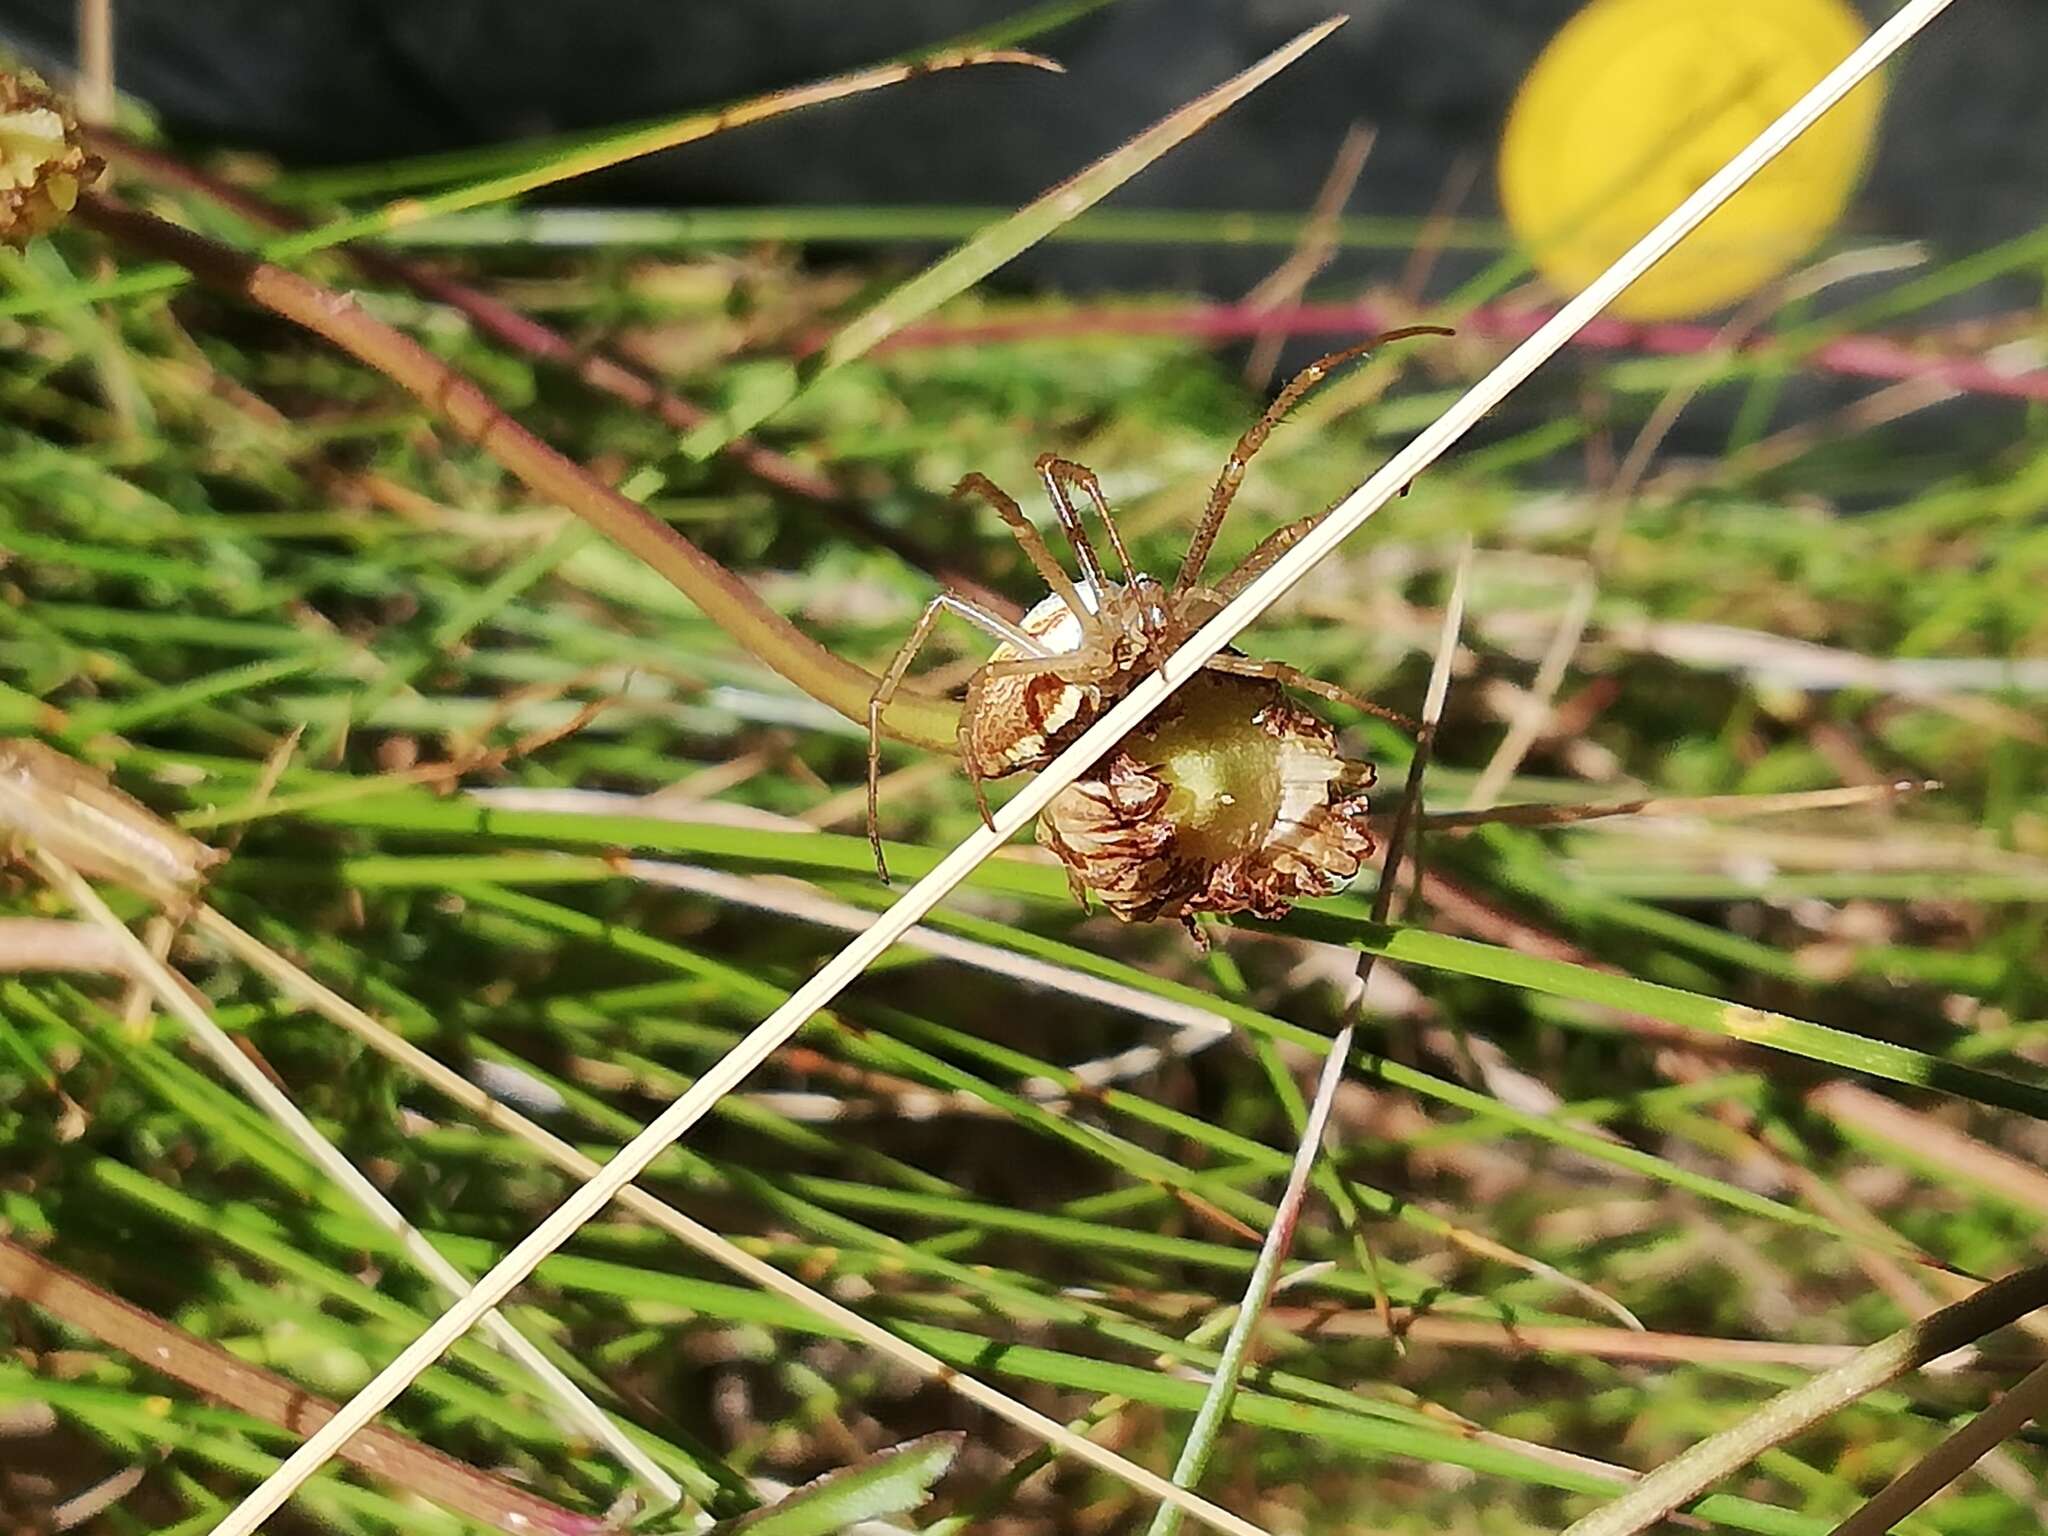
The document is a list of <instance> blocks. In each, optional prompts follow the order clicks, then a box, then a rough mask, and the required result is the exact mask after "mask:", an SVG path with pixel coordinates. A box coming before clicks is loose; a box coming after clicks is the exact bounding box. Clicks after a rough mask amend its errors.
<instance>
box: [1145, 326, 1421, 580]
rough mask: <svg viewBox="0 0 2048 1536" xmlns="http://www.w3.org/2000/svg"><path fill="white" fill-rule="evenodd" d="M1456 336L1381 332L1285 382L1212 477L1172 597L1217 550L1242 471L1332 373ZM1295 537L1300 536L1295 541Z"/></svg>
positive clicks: (1415, 330) (1416, 330) (1413, 330)
mask: <svg viewBox="0 0 2048 1536" xmlns="http://www.w3.org/2000/svg"><path fill="white" fill-rule="evenodd" d="M1453 334H1455V333H1454V332H1453V331H1452V330H1451V329H1450V328H1449V327H1448V326H1442V325H1408V326H1403V327H1402V328H1401V329H1400V330H1397V331H1385V332H1382V333H1381V334H1380V335H1378V336H1375V337H1373V338H1372V339H1371V340H1370V341H1362V342H1360V343H1359V344H1358V345H1357V346H1355V347H1346V348H1344V349H1343V350H1342V351H1340V352H1331V353H1328V354H1326V355H1325V356H1322V357H1319V358H1317V359H1316V360H1315V361H1314V362H1312V363H1310V364H1309V365H1308V366H1307V367H1306V368H1304V369H1302V370H1301V372H1299V373H1297V374H1296V375H1295V376H1294V377H1293V378H1291V379H1289V380H1288V381H1287V387H1286V388H1284V389H1282V390H1281V391H1280V393H1279V394H1277V395H1275V396H1274V397H1273V403H1272V404H1271V405H1269V406H1267V407H1266V410H1265V414H1263V415H1262V416H1260V417H1259V419H1258V420H1257V421H1255V422H1253V423H1252V424H1251V426H1250V427H1249V428H1248V429H1247V430H1246V432H1245V434H1244V436H1242V437H1240V438H1239V439H1238V440H1237V446H1236V447H1235V448H1233V449H1231V450H1230V457H1229V458H1227V459H1225V460H1224V461H1223V469H1222V471H1221V472H1220V473H1219V474H1218V475H1217V476H1216V484H1215V485H1214V487H1212V488H1211V489H1210V492H1209V505H1208V507H1207V508H1206V509H1205V510H1204V511H1203V513H1202V521H1201V523H1200V525H1199V526H1198V527H1197V528H1196V529H1195V537H1194V539H1193V541H1192V542H1191V543H1190V544H1189V545H1188V552H1187V556H1186V558H1184V559H1183V560H1182V561H1181V563H1180V574H1179V575H1177V576H1175V577H1174V579H1173V594H1174V596H1176V597H1179V596H1180V595H1181V594H1182V593H1184V592H1188V591H1192V590H1193V589H1194V587H1195V585H1196V584H1197V583H1198V582H1200V581H1201V579H1202V567H1203V566H1205V565H1207V564H1208V563H1209V551H1210V550H1212V549H1214V548H1215V547H1216V535H1217V534H1218V533H1219V532H1221V531H1222V528H1223V519H1224V517H1225V515H1227V514H1228V513H1229V511H1230V504H1231V502H1232V501H1234V500H1235V499H1236V497H1237V488H1238V487H1239V486H1241V485H1243V484H1244V473H1245V469H1246V468H1247V467H1248V466H1249V465H1250V463H1251V461H1252V455H1253V454H1255V453H1257V452H1258V451H1259V450H1260V449H1261V448H1263V447H1265V446H1266V439H1267V438H1269V437H1271V436H1272V435H1273V429H1274V428H1275V427H1277V426H1279V425H1280V422H1281V420H1282V418H1284V417H1285V416H1286V415H1287V413H1288V412H1289V411H1291V410H1293V409H1294V407H1295V406H1296V405H1298V404H1299V403H1300V402H1301V397H1302V396H1303V395H1305V394H1307V393H1308V392H1309V391H1310V390H1312V389H1314V388H1315V387H1316V386H1317V385H1318V384H1320V383H1322V382H1323V380H1324V379H1326V378H1328V377H1329V376H1330V374H1331V373H1332V372H1334V371H1335V370H1336V369H1338V368H1341V367H1343V366H1344V365H1345V364H1346V363H1348V362H1350V361H1351V360H1352V359H1353V358H1355V357H1363V356H1365V354H1366V353H1368V352H1371V351H1373V350H1374V349H1375V348H1377V347H1382V346H1384V345H1386V344H1387V343H1388V342H1390V341H1405V340H1406V339H1407V338H1409V337H1410V336H1450V335H1453ZM1296 537H1299V535H1296Z"/></svg>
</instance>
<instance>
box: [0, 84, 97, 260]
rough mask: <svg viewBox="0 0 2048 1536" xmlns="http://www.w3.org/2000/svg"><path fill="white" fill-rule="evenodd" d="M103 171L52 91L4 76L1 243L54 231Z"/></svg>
mask: <svg viewBox="0 0 2048 1536" xmlns="http://www.w3.org/2000/svg"><path fill="white" fill-rule="evenodd" d="M103 169H104V166H103V164H102V162H101V161H100V159H99V157H98V156H97V155H94V154H92V153H91V152H89V151H88V150H87V149H86V148H85V146H84V145H83V144H81V143H80V142H79V139H78V121H77V119H76V118H74V117H72V115H71V113H70V111H69V110H68V109H67V108H66V107H65V105H64V103H63V102H62V101H60V100H59V99H58V98H57V97H56V96H55V95H53V94H52V93H51V91H50V89H49V87H47V86H46V85H44V84H43V82H42V81H41V80H38V79H37V78H36V77H35V76H34V75H32V74H28V73H26V72H21V73H6V72H0V240H4V241H6V242H7V243H8V244H9V245H14V246H23V245H27V244H28V243H29V241H31V240H33V239H34V238H35V237H36V236H37V235H40V234H44V233H47V232H48V231H49V230H51V229H54V228H55V227H56V226H57V225H58V224H60V223H62V222H63V220H64V216H65V215H66V214H68V213H69V212H71V210H72V208H73V207H74V206H76V204H77V202H78V194H79V192H80V191H81V190H82V189H84V188H85V187H88V186H90V185H91V184H92V183H93V181H94V180H95V179H96V178H97V177H98V176H99V174H100V172H101V170H103Z"/></svg>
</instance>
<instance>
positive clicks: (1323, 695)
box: [1202, 656, 1420, 736]
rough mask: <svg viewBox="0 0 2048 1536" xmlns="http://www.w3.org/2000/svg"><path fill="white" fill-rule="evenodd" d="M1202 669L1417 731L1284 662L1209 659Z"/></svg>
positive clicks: (1408, 723)
mask: <svg viewBox="0 0 2048 1536" xmlns="http://www.w3.org/2000/svg"><path fill="white" fill-rule="evenodd" d="M1202 666H1203V667H1204V669H1206V670H1207V671H1210V672H1227V673H1229V674H1230V675H1231V676H1233V677H1263V678H1266V679H1267V680H1268V681H1271V682H1275V683H1278V684H1280V685H1281V686H1282V687H1283V688H1298V689H1300V690H1301V691H1302V692H1303V693H1312V694H1314V695H1315V696H1316V697H1317V698H1319V699H1328V700H1329V701H1330V702H1331V703H1332V704H1343V705H1346V706H1348V707H1350V708H1352V709H1355V710H1358V711H1359V712H1360V713H1361V714H1367V715H1371V716H1373V717H1374V718H1375V719H1379V720H1384V721H1386V722H1387V723H1388V724H1390V725H1398V726H1399V727H1400V728H1401V729H1402V730H1404V731H1406V732H1408V734H1409V735H1411V736H1412V735H1414V734H1415V732H1416V731H1417V730H1419V729H1420V727H1419V726H1417V725H1416V723H1415V722H1414V721H1413V720H1410V719H1409V718H1408V717H1407V716H1406V715H1403V714H1399V713H1397V712H1396V711H1394V710H1391V709H1388V708H1387V707H1386V706H1385V705H1383V704H1375V703H1373V701H1372V700H1370V699H1362V698H1360V697H1359V696H1358V695H1357V694H1355V693H1352V692H1351V691H1350V690H1349V689H1346V688H1339V687H1338V686H1337V685H1336V684H1335V683H1326V682H1324V681H1323V680H1322V679H1321V678H1320V677H1310V676H1309V675H1308V674H1307V673H1306V672H1304V671H1302V670H1301V669H1300V668H1299V667H1290V666H1289V665H1288V664H1287V663H1286V662H1284V661H1263V660H1260V659H1259V658H1258V657H1255V656H1211V657H1210V658H1209V659H1208V660H1207V661H1205V662H1203V663H1202Z"/></svg>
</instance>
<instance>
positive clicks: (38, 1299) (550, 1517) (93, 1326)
mask: <svg viewBox="0 0 2048 1536" xmlns="http://www.w3.org/2000/svg"><path fill="white" fill-rule="evenodd" d="M0 1296H8V1297H11V1298H13V1299H14V1300H15V1301H18V1302H25V1303H27V1304H28V1305H30V1306H33V1307H35V1308H37V1309H38V1310H40V1311H44V1312H47V1313H49V1314H50V1315H51V1316H52V1317H55V1318H59V1319H61V1320H62V1321H64V1322H66V1323H68V1324H70V1325H71V1326H72V1327H74V1328H77V1329H79V1330H80V1331H81V1332H83V1333H86V1334H89V1335H91V1336H92V1337H93V1338H96V1339H98V1340H99V1341H100V1342H101V1343H103V1344H106V1345H108V1346H110V1347H111V1348H113V1349H118V1350H120V1351H121V1352H122V1353H123V1354H125V1355H128V1356H130V1357H131V1358H133V1359H134V1360H136V1361H138V1362H139V1363H141V1364H142V1365H143V1366H144V1367H146V1368H147V1369H148V1370H150V1371H152V1372H155V1373H157V1374H158V1375H161V1376H167V1377H169V1378H170V1379H171V1380H173V1381H179V1382H183V1383H184V1384H185V1385H186V1386H189V1387H191V1388H193V1389H195V1390H196V1391H199V1392H203V1393H204V1394H206V1396H208V1397H210V1398H212V1399H214V1400H215V1401H217V1402H222V1403H226V1404H227V1405H228V1406H229V1407H231V1408H237V1409H240V1410H241V1411H242V1412H243V1413H246V1414H248V1415H249V1416H250V1417H251V1418H256V1419H262V1420H265V1421H267V1422H269V1423H272V1424H275V1425H277V1426H278V1427H279V1428H281V1429H287V1430H292V1431H294V1432H296V1431H299V1430H303V1429H304V1428H305V1427H306V1426H307V1425H308V1424H318V1423H320V1422H321V1421H323V1420H324V1419H325V1418H326V1417H327V1415H329V1414H331V1413H332V1412H333V1411H334V1404H333V1403H332V1402H330V1401H329V1400H328V1399H326V1398H324V1397H316V1396H314V1395H313V1394H311V1393H309V1392H307V1391H306V1390H305V1389H304V1388H303V1387H301V1386H299V1385H298V1384H297V1383H295V1382H292V1381H289V1380H287V1379H286V1378H284V1377H282V1376H279V1375H277V1374H275V1373H274V1372H271V1371H267V1370H265V1369H263V1367H261V1366H258V1365H251V1364H249V1363H248V1362H247V1361H244V1360H239V1359H237V1358H236V1357H235V1356H234V1355H232V1354H230V1353H229V1352H228V1351H227V1350H225V1349H223V1348H222V1347H221V1346H220V1345H218V1344H214V1343H212V1342H210V1341H208V1340H206V1339H201V1338H198V1337H195V1336H194V1335H192V1334H189V1333H187V1332H185V1330H184V1329H182V1328H180V1327H178V1326H177V1325H176V1324H174V1323H171V1322H168V1321H166V1320H165V1319H163V1318H161V1317H158V1316H156V1315H154V1314H153V1313H150V1312H146V1311H144V1310H143V1309H142V1308H141V1307H138V1306H135V1305H134V1304H133V1303H130V1302H126V1301H123V1300H122V1299H121V1298H120V1297H118V1296H115V1295H112V1294H111V1293H109V1292H107V1291H104V1290H101V1289H100V1288H99V1287H98V1286H96V1285H94V1284H93V1283H92V1282H91V1281H89V1280H86V1279H85V1278H83V1277H82V1276H79V1275H76V1274H73V1273H72V1272H70V1271H69V1270H66V1269H64V1268H61V1267H60V1266H58V1265H56V1264H53V1263H51V1262H50V1260H48V1259H47V1258H43V1257H41V1256H40V1255H38V1254H35V1253H32V1252H30V1251H29V1250H28V1249H27V1248H25V1247H23V1246H22V1245H21V1244H19V1243H16V1242H11V1241H8V1240H7V1239H5V1238H0ZM343 1454H344V1455H345V1456H346V1457H347V1459H348V1460H350V1461H352V1462H354V1463H355V1464H356V1465H357V1466H359V1467H361V1468H363V1470H365V1471H367V1472H375V1473H378V1474H380V1475H381V1476H383V1477H385V1478H387V1479H389V1480H390V1481H391V1482H394V1483H396V1484H398V1485H399V1486H400V1487H402V1488H406V1489H409V1490H411V1491H412V1492H414V1493H417V1494H419V1495H421V1496H423V1497H426V1498H430V1499H432V1500H433V1501H434V1502H435V1503H437V1504H441V1505H444V1506H446V1507H447V1508H449V1509H452V1510H456V1511H458V1512H460V1513H462V1514H465V1515H468V1516H469V1517H470V1518H471V1519H473V1520H478V1521H481V1522H482V1523H484V1524H486V1525H491V1526H495V1527H497V1529H499V1530H501V1531H505V1532H507V1533H508V1536H531V1533H535V1532H544V1533H548V1536H602V1533H603V1532H604V1530H605V1526H604V1522H603V1521H602V1520H599V1519H597V1518H596V1517H594V1516H591V1515H583V1514H578V1513H576V1512H575V1511H574V1510H568V1509H564V1508H562V1507H561V1506H560V1505H559V1504H550V1503H549V1502H548V1501H547V1500H546V1499H542V1498H539V1497H536V1496H535V1495H533V1494H531V1493H528V1492H527V1491H526V1490H525V1489H523V1488H518V1487H515V1486H514V1485H513V1484H511V1483H509V1482H507V1481H506V1480H505V1479H503V1478H501V1477H494V1476H492V1475H491V1474H490V1473H488V1472H479V1471H478V1470H477V1469H476V1468H474V1467H471V1466H467V1465H465V1464H464V1463H462V1462H459V1461H457V1460H456V1459H455V1458H454V1457H452V1456H448V1455H444V1454H443V1453H442V1452H440V1451H435V1450H430V1449H429V1448H428V1447H426V1446H424V1445H421V1444H420V1443H419V1442H418V1441H416V1440H413V1439H411V1438H409V1437H408V1436H405V1435H401V1434H398V1433H397V1432H395V1431H393V1430H388V1429H371V1430H368V1431H366V1432H365V1433H364V1434H363V1435H361V1436H360V1437H358V1438H357V1439H356V1440H355V1441H354V1442H353V1443H352V1444H350V1446H349V1448H348V1450H347V1451H345V1452H344V1453H343ZM62 1528H63V1527H61V1526H60V1527H58V1529H62Z"/></svg>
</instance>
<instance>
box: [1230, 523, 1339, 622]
mask: <svg viewBox="0 0 2048 1536" xmlns="http://www.w3.org/2000/svg"><path fill="white" fill-rule="evenodd" d="M1327 515H1328V514H1327V513H1323V512H1311V513H1309V515H1308V516H1307V517H1297V518H1296V519H1295V520H1294V521H1293V522H1291V523H1283V524H1282V525H1281V526H1280V527H1278V528H1275V529H1274V530H1273V531H1272V532H1271V533H1269V534H1267V535H1266V536H1265V537H1264V538H1263V539H1261V540H1259V542H1258V543H1257V544H1256V545H1255V546H1254V547H1253V549H1252V552H1251V553H1250V554H1248V555H1246V556H1245V557H1244V559H1243V561H1242V562H1241V563H1240V564H1239V565H1238V567H1237V569H1236V570H1234V571H1232V572H1231V573H1230V574H1229V575H1228V576H1225V577H1224V578H1223V579H1222V580H1221V581H1219V582H1217V583H1216V595H1217V597H1219V598H1221V599H1222V600H1223V601H1224V602H1226V603H1227V602H1229V601H1230V600H1231V599H1232V598H1233V597H1235V596H1237V594H1238V593H1240V592H1242V591H1243V590H1244V589H1245V588H1246V587H1248V586H1250V585H1251V584H1252V582H1253V580H1254V579H1255V578H1257V577H1259V576H1261V575H1263V574H1264V573H1265V570H1266V568H1267V567H1268V566H1270V565H1271V564H1272V563H1273V562H1274V561H1275V560H1278V559H1279V558H1280V557H1281V556H1282V555H1284V554H1286V553H1287V551H1288V550H1290V549H1292V548H1293V547H1294V546H1295V545H1296V544H1298V543H1300V542H1301V538H1302V535H1304V534H1305V533H1307V532H1308V531H1309V529H1311V528H1313V527H1315V525H1316V524H1317V523H1320V522H1321V521H1322V520H1323V519H1324V517H1326V516H1327Z"/></svg>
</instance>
